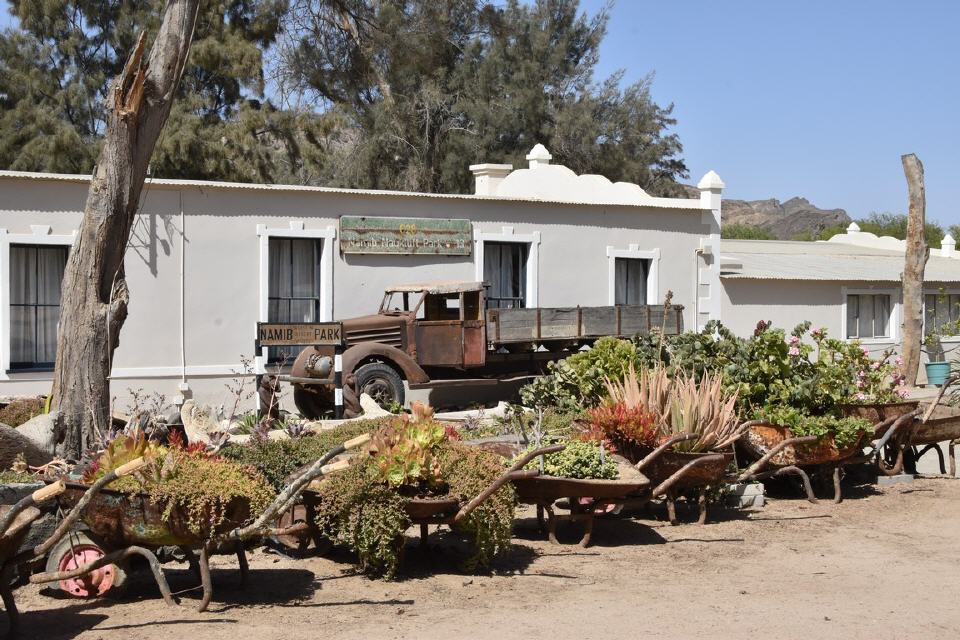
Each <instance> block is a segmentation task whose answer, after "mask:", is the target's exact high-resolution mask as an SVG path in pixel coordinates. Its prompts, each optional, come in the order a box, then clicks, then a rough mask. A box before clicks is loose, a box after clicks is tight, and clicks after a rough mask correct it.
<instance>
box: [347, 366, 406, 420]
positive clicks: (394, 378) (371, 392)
mask: <svg viewBox="0 0 960 640" xmlns="http://www.w3.org/2000/svg"><path fill="white" fill-rule="evenodd" d="M354 376H355V379H356V381H357V398H358V399H359V397H360V394H363V393H365V394H367V395H368V396H370V397H371V398H373V399H374V400H375V401H376V403H377V404H379V405H380V406H381V407H383V408H384V409H389V408H390V405H391V404H393V403H396V404H399V405H403V402H404V399H405V397H404V390H403V378H401V377H400V375H399V374H398V373H397V372H396V371H394V369H393V367H391V366H390V365H388V364H384V363H382V362H370V363H368V364H365V365H363V366H362V367H358V368H357V370H356V371H355V372H354Z"/></svg>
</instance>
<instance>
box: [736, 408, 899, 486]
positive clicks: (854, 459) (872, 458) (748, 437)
mask: <svg viewBox="0 0 960 640" xmlns="http://www.w3.org/2000/svg"><path fill="white" fill-rule="evenodd" d="M915 415H916V411H911V412H908V413H902V414H901V413H895V414H893V415H891V416H890V417H888V418H886V419H884V420H882V421H881V422H878V423H877V424H875V425H874V427H873V430H874V434H882V435H880V436H879V439H877V440H874V441H873V442H872V443H868V442H867V440H868V439H869V438H868V436H867V435H863V436H862V437H861V438H860V439H858V440H857V441H856V442H854V443H851V444H848V445H846V446H843V447H840V446H838V445H837V443H836V441H835V440H834V438H833V436H830V435H827V436H822V437H818V436H803V437H796V436H794V435H793V433H792V432H791V431H790V429H789V428H788V427H785V426H782V425H774V424H770V423H767V422H762V421H755V422H754V423H752V424H751V425H750V427H749V428H748V429H747V430H746V432H745V433H744V435H743V437H742V438H741V439H740V440H739V441H738V442H737V447H738V450H739V451H740V452H741V453H742V454H743V458H744V459H745V460H751V461H754V462H753V463H752V464H751V465H750V466H749V467H747V468H746V469H745V470H744V471H742V472H741V473H740V474H739V476H738V478H737V479H738V480H739V481H741V482H742V481H744V480H761V479H765V478H769V477H779V476H783V475H786V474H795V475H797V476H799V477H800V479H801V481H802V482H803V488H804V491H805V492H806V495H807V499H808V500H809V501H810V502H816V501H817V499H816V497H815V496H814V493H813V487H812V486H811V484H810V473H815V472H816V473H822V472H824V471H832V475H833V501H834V502H835V503H839V502H841V501H842V500H843V493H842V489H841V485H840V480H841V471H842V469H843V467H844V466H846V465H851V464H862V463H868V462H872V463H876V464H878V465H880V462H879V461H880V457H881V453H882V452H883V450H884V449H885V447H886V446H887V444H888V443H890V442H895V441H896V438H897V437H898V434H900V433H901V432H902V431H903V430H904V429H905V428H906V427H907V426H908V425H909V424H911V423H912V422H913V420H914V417H915ZM868 444H869V446H870V447H872V451H869V452H867V453H864V449H865V448H866V447H867V446H868Z"/></svg>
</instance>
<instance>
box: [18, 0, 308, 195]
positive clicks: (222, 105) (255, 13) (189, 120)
mask: <svg viewBox="0 0 960 640" xmlns="http://www.w3.org/2000/svg"><path fill="white" fill-rule="evenodd" d="M10 4H11V7H10V9H11V12H12V13H13V14H14V15H15V16H16V17H17V19H18V22H19V28H17V29H8V30H6V31H4V32H3V33H0V167H3V168H8V169H20V170H37V171H57V172H72V173H85V172H89V171H91V170H92V168H93V164H94V159H95V158H96V157H97V154H98V148H99V145H100V143H101V141H102V137H103V134H104V130H105V126H106V122H107V114H106V111H105V104H106V101H107V99H108V97H109V96H108V90H109V87H108V82H109V80H110V79H111V78H113V77H115V76H116V75H117V74H118V73H119V72H120V70H121V69H122V68H123V64H124V61H125V55H126V52H128V51H130V50H131V49H132V48H133V46H134V45H135V43H136V39H137V36H138V34H139V33H140V32H141V31H143V30H147V31H150V32H156V29H157V27H158V25H159V23H160V15H161V10H162V9H163V7H164V2H163V1H162V0H125V1H124V2H117V1H116V0H44V2H36V1H33V0H11V3H10ZM201 5H202V6H201V8H200V13H199V15H198V19H197V26H196V37H195V42H194V47H193V51H192V53H191V57H190V61H189V63H188V65H187V68H186V71H185V73H184V78H183V82H182V83H181V84H180V88H179V91H178V100H177V102H176V104H175V105H174V108H173V111H172V113H171V115H170V122H169V124H168V128H167V132H166V133H165V135H164V136H163V137H162V138H161V140H160V141H159V144H158V148H157V152H156V154H155V156H154V158H153V161H152V173H153V175H157V176H162V177H177V178H211V179H225V180H242V181H269V180H272V179H274V178H276V177H277V176H278V175H279V174H281V173H283V172H284V171H285V167H286V166H287V165H289V164H291V163H296V162H298V161H299V156H300V155H301V153H303V151H302V149H301V146H302V145H309V142H308V141H307V140H306V139H305V138H304V135H303V131H304V130H307V131H309V130H311V128H312V127H315V126H316V124H315V121H314V119H310V118H303V117H300V118H297V117H293V116H291V115H290V114H286V113H283V112H280V111H278V110H276V109H275V108H274V107H273V105H272V104H270V102H269V101H268V100H266V99H264V93H265V79H264V51H266V50H267V49H268V48H269V47H270V46H271V45H272V44H273V42H274V41H275V40H276V37H277V34H278V32H279V29H280V20H281V17H282V16H283V14H284V12H285V11H286V9H287V0H226V1H219V2H213V1H205V2H202V3H201Z"/></svg>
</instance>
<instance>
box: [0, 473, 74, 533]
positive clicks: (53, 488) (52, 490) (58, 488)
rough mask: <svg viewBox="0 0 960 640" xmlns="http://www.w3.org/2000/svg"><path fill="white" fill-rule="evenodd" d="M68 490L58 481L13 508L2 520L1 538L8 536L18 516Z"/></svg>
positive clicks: (0, 524)
mask: <svg viewBox="0 0 960 640" xmlns="http://www.w3.org/2000/svg"><path fill="white" fill-rule="evenodd" d="M66 488H67V487H66V485H65V484H64V483H63V480H57V481H56V482H53V483H51V484H48V485H47V486H45V487H40V488H39V489H37V490H36V491H34V492H33V493H31V494H30V495H28V496H26V497H25V498H23V499H22V500H20V501H19V502H17V503H16V504H14V505H13V506H11V507H10V510H9V511H7V512H6V513H5V514H4V515H3V517H2V518H0V537H3V535H4V534H6V532H7V529H9V528H10V526H11V525H12V524H13V523H14V521H15V520H16V519H17V516H18V515H20V514H21V513H23V511H24V510H26V509H28V508H30V507H32V506H34V505H37V504H40V503H41V502H44V501H45V500H49V499H50V498H52V497H54V496H58V495H60V494H61V493H63V492H64V491H65V490H66ZM38 517H39V516H38Z"/></svg>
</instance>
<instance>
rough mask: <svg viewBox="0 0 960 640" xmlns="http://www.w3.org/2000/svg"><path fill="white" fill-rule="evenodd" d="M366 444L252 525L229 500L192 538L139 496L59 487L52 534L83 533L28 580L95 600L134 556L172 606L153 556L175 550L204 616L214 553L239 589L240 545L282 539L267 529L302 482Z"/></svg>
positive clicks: (356, 442)
mask: <svg viewBox="0 0 960 640" xmlns="http://www.w3.org/2000/svg"><path fill="white" fill-rule="evenodd" d="M369 439H370V437H369V435H362V436H358V437H356V438H353V439H352V440H349V441H347V442H345V443H343V444H341V445H338V446H337V447H334V448H333V449H331V450H330V451H328V452H327V453H326V454H325V455H324V456H322V457H321V458H320V459H318V460H317V461H316V462H314V463H313V464H312V465H310V466H309V467H308V468H306V469H305V470H304V471H303V472H302V473H301V474H300V475H299V476H298V477H297V478H295V479H294V480H293V481H291V482H290V483H289V484H288V485H287V487H285V488H284V490H283V491H281V492H280V493H279V494H278V495H277V496H276V498H275V499H274V501H273V502H272V503H271V504H270V505H269V506H268V507H267V508H266V509H265V510H264V511H263V512H262V513H260V514H259V515H257V516H256V519H253V517H254V515H256V514H251V513H250V505H249V503H248V502H247V501H246V500H243V499H235V500H233V501H231V502H230V503H228V504H227V505H225V507H224V509H225V518H224V522H223V523H222V524H221V525H220V526H218V527H216V528H210V529H207V530H203V531H199V532H197V531H194V530H192V529H191V528H190V527H189V526H188V525H187V516H186V514H184V513H182V512H180V511H178V510H176V509H174V510H173V512H172V513H171V515H170V517H168V518H164V516H163V510H162V509H160V508H158V506H157V505H155V504H153V503H152V502H151V501H150V498H149V496H148V495H146V494H142V493H136V494H130V493H123V492H118V491H110V490H106V491H103V490H102V487H100V488H98V489H97V491H96V492H94V493H92V494H91V490H90V489H91V488H89V487H86V486H85V485H82V484H76V483H66V485H65V487H64V492H63V497H62V498H61V500H62V501H63V502H64V503H65V504H66V505H72V506H73V511H72V512H71V514H75V515H74V516H73V517H71V516H68V517H67V518H65V519H64V521H63V523H61V526H60V527H59V528H58V530H60V529H64V532H66V531H69V529H70V528H71V527H72V526H73V524H75V522H76V520H77V519H79V518H81V517H82V521H83V523H84V524H85V525H86V527H87V529H88V532H87V533H86V534H84V536H83V538H82V539H79V540H78V539H76V538H73V539H71V537H68V538H67V540H66V541H65V542H67V544H64V543H60V544H58V545H57V546H56V547H54V545H55V544H56V541H52V542H51V543H50V544H49V545H48V546H47V547H46V549H45V552H47V551H51V552H52V553H51V554H50V556H49V559H48V565H47V566H48V570H47V571H46V572H44V573H41V574H36V575H34V576H31V578H30V581H31V582H33V583H45V582H59V583H60V584H61V586H62V588H64V589H65V590H66V591H67V592H68V593H73V594H74V595H86V596H97V595H102V594H104V593H105V592H106V591H107V590H109V589H110V588H111V587H112V586H115V585H116V584H117V582H118V578H119V579H120V580H122V578H123V577H124V572H123V569H122V567H123V565H124V563H125V561H126V560H127V559H128V558H130V557H131V556H134V555H137V556H141V557H143V558H145V559H146V560H147V561H148V563H149V565H150V569H151V571H152V572H153V574H154V578H155V579H156V581H157V584H158V586H159V587H160V592H161V595H162V596H163V599H164V602H166V603H167V604H168V605H176V604H177V603H176V601H175V600H174V599H173V596H172V594H171V593H170V589H169V586H168V585H167V582H166V579H165V578H164V576H163V573H162V571H161V569H160V561H159V560H158V559H157V556H156V553H155V552H156V551H157V550H158V549H159V548H161V547H168V546H175V547H179V548H180V549H181V550H182V551H183V552H184V553H185V555H186V557H187V558H188V560H189V561H190V565H191V567H192V568H193V569H194V570H195V571H196V572H197V573H199V575H200V580H201V584H202V588H203V596H202V598H201V601H200V605H199V607H198V610H199V611H205V610H206V608H207V606H208V605H209V603H210V600H211V598H212V596H213V585H212V582H211V578H210V565H209V558H210V555H211V554H212V553H214V552H224V553H236V554H237V559H238V562H239V565H240V575H241V580H242V581H245V580H246V577H247V559H246V554H245V550H244V543H245V542H247V541H249V540H258V539H263V538H265V537H267V536H270V535H274V534H276V533H280V534H282V533H284V532H283V531H279V532H278V531H276V529H275V527H274V526H273V523H275V522H276V520H277V518H278V516H279V514H280V513H282V512H284V511H286V510H288V509H289V508H290V507H291V505H292V504H294V503H295V502H296V500H297V499H298V498H299V495H300V493H301V492H302V491H303V490H304V489H305V488H306V487H307V486H308V485H309V483H310V482H312V481H313V480H315V479H316V478H319V477H321V476H323V475H325V474H327V473H331V472H333V471H336V470H337V469H339V468H342V467H343V465H342V464H334V465H330V464H327V463H328V462H329V461H330V460H331V459H332V458H333V457H335V456H337V455H340V454H342V453H344V452H345V451H347V450H349V449H352V448H355V447H359V446H361V445H362V444H364V443H365V442H367V441H368V440H369ZM118 471H119V470H118ZM110 475H112V474H108V476H107V477H109V476H110ZM100 482H101V481H98V483H97V484H99V483H100ZM95 486H96V485H95ZM252 519H253V520H252ZM251 520H252V522H251ZM247 522H250V524H246V523H247ZM71 536H77V534H76V533H73V534H71ZM61 537H62V536H61ZM77 542H79V543H80V544H77ZM195 549H199V552H200V553H199V559H198V558H197V557H196V555H195V554H194V550H195ZM58 550H59V551H58ZM78 579H80V580H79V581H78ZM77 589H79V591H77Z"/></svg>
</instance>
